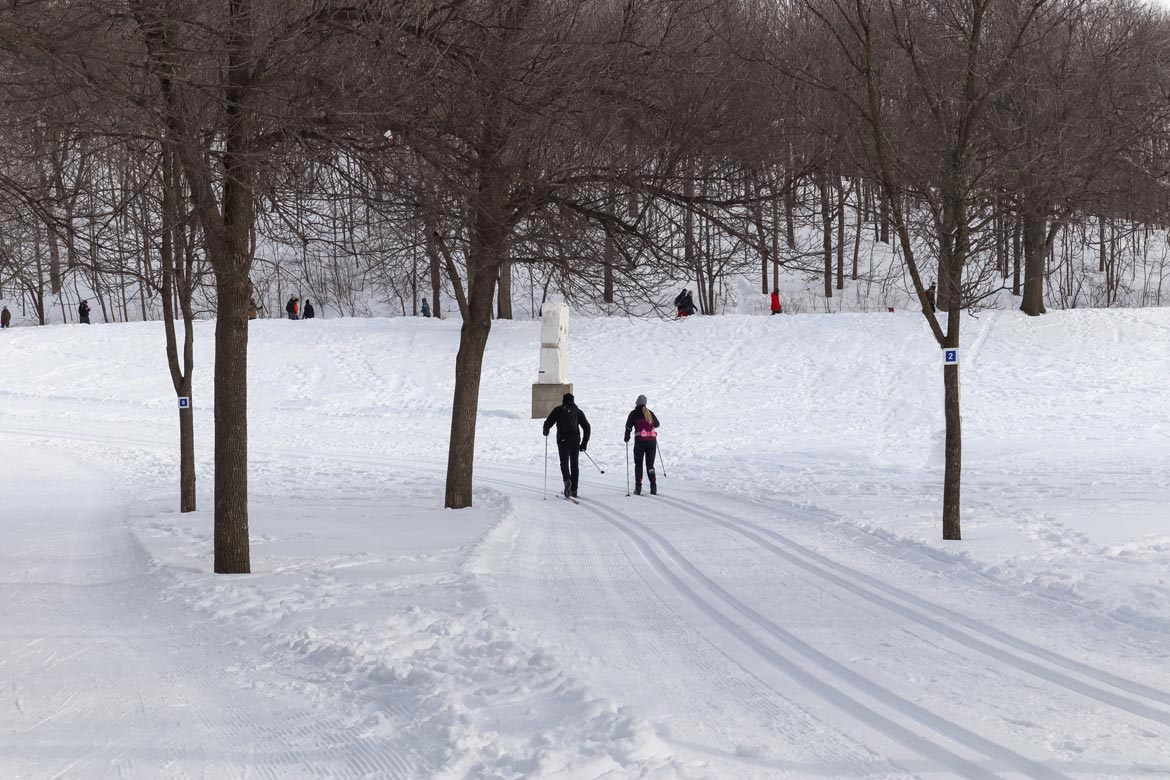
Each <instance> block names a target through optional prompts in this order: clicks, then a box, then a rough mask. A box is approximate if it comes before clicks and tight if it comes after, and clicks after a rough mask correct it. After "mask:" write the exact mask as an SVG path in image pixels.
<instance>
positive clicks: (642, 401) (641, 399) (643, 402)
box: [634, 395, 646, 406]
mask: <svg viewBox="0 0 1170 780" xmlns="http://www.w3.org/2000/svg"><path fill="white" fill-rule="evenodd" d="M645 405H646V396H644V395H640V396H638V400H637V401H634V406H645Z"/></svg>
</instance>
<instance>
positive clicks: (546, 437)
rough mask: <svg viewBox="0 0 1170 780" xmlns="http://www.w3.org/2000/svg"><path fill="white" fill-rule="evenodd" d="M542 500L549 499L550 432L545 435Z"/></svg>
mask: <svg viewBox="0 0 1170 780" xmlns="http://www.w3.org/2000/svg"><path fill="white" fill-rule="evenodd" d="M541 500H542V501H548V434H545V436H544V498H543V499H541Z"/></svg>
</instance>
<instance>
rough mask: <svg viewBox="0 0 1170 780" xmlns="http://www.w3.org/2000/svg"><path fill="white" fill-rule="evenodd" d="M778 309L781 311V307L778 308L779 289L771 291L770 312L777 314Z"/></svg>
mask: <svg viewBox="0 0 1170 780" xmlns="http://www.w3.org/2000/svg"><path fill="white" fill-rule="evenodd" d="M780 311H781V309H780V291H779V290H773V291H772V313H773V314H779V313H780Z"/></svg>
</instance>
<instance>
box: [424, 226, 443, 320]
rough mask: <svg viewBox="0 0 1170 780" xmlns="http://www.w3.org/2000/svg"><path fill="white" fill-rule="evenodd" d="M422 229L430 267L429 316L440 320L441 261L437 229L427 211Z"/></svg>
mask: <svg viewBox="0 0 1170 780" xmlns="http://www.w3.org/2000/svg"><path fill="white" fill-rule="evenodd" d="M423 229H424V230H425V231H426V234H427V241H426V246H427V260H429V261H430V266H431V316H432V317H434V318H435V319H442V316H443V314H442V310H441V309H440V308H439V298H440V296H441V294H442V292H443V269H442V260H441V258H440V257H439V246H438V241H437V239H436V235H437V233H438V229H439V228H438V225H437V224H435V219H434V217H433V216H432V215H431V214H430V212H429V211H428V212H426V213H425V215H424V217H423Z"/></svg>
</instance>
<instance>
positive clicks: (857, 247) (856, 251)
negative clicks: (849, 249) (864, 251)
mask: <svg viewBox="0 0 1170 780" xmlns="http://www.w3.org/2000/svg"><path fill="white" fill-rule="evenodd" d="M862 213H863V210H862V208H861V189H860V187H859V188H858V190H857V227H856V229H854V231H853V272H852V273H851V274H850V275H849V278H850V279H852V280H853V281H857V259H858V256H859V255H860V254H861V223H862Z"/></svg>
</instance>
